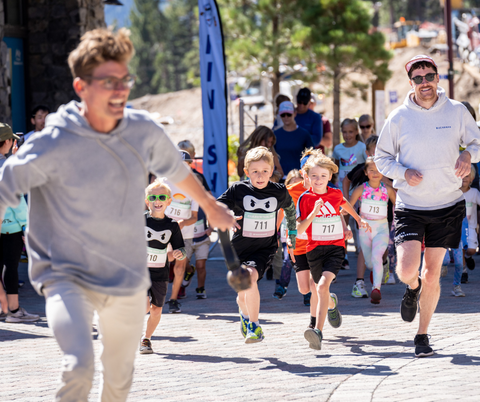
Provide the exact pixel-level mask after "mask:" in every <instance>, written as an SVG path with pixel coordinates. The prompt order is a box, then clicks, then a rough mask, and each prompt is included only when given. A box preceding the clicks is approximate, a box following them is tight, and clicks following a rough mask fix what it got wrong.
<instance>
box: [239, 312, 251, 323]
mask: <svg viewBox="0 0 480 402" xmlns="http://www.w3.org/2000/svg"><path fill="white" fill-rule="evenodd" d="M240 315H241V316H242V317H243V319H244V320H247V321H248V320H249V317H248V315H244V314H243V313H242V312H241V311H240Z"/></svg>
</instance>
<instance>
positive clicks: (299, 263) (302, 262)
mask: <svg viewBox="0 0 480 402" xmlns="http://www.w3.org/2000/svg"><path fill="white" fill-rule="evenodd" d="M293 269H294V270H295V272H300V271H308V270H309V269H310V265H308V260H307V254H300V255H296V256H295V262H294V263H293Z"/></svg>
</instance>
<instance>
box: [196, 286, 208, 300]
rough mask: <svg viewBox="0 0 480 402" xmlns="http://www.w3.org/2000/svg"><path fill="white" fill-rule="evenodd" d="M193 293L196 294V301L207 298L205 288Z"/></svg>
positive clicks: (197, 289)
mask: <svg viewBox="0 0 480 402" xmlns="http://www.w3.org/2000/svg"><path fill="white" fill-rule="evenodd" d="M195 292H197V299H206V298H207V293H206V292H205V288H204V287H201V288H196V289H195Z"/></svg>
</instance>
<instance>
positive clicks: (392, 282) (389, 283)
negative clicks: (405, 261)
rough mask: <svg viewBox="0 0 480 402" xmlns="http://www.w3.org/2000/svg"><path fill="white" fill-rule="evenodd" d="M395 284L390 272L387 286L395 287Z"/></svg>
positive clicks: (393, 276)
mask: <svg viewBox="0 0 480 402" xmlns="http://www.w3.org/2000/svg"><path fill="white" fill-rule="evenodd" d="M396 283H397V282H396V281H395V275H394V274H393V272H390V276H389V277H388V281H387V285H395V284H396Z"/></svg>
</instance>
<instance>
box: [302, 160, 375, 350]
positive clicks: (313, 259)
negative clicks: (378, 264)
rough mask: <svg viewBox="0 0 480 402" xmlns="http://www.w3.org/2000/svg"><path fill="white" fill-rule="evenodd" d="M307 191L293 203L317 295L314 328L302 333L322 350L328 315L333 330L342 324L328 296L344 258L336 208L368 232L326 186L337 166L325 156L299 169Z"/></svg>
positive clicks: (334, 302) (338, 195)
mask: <svg viewBox="0 0 480 402" xmlns="http://www.w3.org/2000/svg"><path fill="white" fill-rule="evenodd" d="M303 170H304V172H305V173H306V174H307V177H308V179H309V180H310V184H311V188H310V189H309V190H308V191H306V192H305V193H303V194H302V195H301V196H300V198H299V200H298V203H297V222H298V223H297V231H298V234H299V235H301V234H302V233H303V232H306V233H307V236H308V243H307V260H308V265H309V266H310V272H311V274H312V277H313V281H314V282H315V284H316V290H317V295H318V305H317V320H316V321H317V322H316V325H315V328H313V329H312V328H308V329H307V330H306V331H305V339H306V340H307V341H308V342H309V343H310V348H312V349H317V350H320V349H321V347H322V338H323V335H322V330H323V325H324V323H325V318H326V317H327V314H328V322H329V323H330V325H331V326H332V327H334V328H338V327H340V325H341V324H342V316H341V314H340V312H339V311H338V299H337V296H336V295H335V293H330V284H331V283H332V281H333V280H334V279H335V277H336V276H337V274H338V271H339V270H340V267H341V265H342V262H343V260H344V258H345V236H346V235H347V236H351V232H350V231H347V230H345V228H344V224H343V221H342V217H341V215H340V207H342V208H343V209H345V210H346V211H347V212H348V213H349V214H350V215H352V216H353V218H354V219H355V220H356V221H357V222H358V226H359V227H360V228H365V229H366V230H367V231H368V230H371V229H370V226H369V225H368V223H367V222H365V221H364V220H363V219H362V218H360V216H358V214H357V213H356V212H355V210H354V209H353V207H352V206H351V205H350V204H349V203H348V201H347V200H346V199H345V198H344V197H343V194H342V192H341V190H338V189H334V188H331V187H328V182H329V181H330V180H331V179H332V175H333V174H334V173H337V171H338V167H337V165H336V164H335V163H334V162H333V161H332V160H331V159H330V158H328V157H326V156H325V155H322V154H321V155H315V156H311V157H310V158H309V159H308V160H307V162H306V163H305V165H304V167H303Z"/></svg>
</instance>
